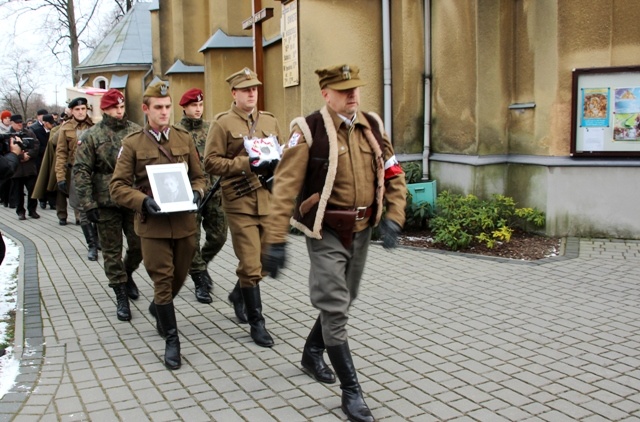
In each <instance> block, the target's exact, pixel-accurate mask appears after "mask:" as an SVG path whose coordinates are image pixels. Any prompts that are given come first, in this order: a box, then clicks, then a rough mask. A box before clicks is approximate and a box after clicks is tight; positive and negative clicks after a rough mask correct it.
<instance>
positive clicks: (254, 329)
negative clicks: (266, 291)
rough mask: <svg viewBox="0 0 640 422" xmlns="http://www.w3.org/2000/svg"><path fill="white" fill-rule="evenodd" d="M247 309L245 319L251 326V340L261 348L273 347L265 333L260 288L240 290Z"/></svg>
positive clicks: (266, 332)
mask: <svg viewBox="0 0 640 422" xmlns="http://www.w3.org/2000/svg"><path fill="white" fill-rule="evenodd" d="M240 291H241V292H242V297H243V298H244V305H245V306H246V308H247V319H248V320H249V325H250V326H251V338H252V339H253V341H254V342H255V343H256V344H257V345H258V346H261V347H271V346H273V339H272V338H271V335H270V334H269V332H268V331H267V328H266V327H265V324H264V317H263V316H262V299H261V298H260V286H255V287H243V288H241V289H240Z"/></svg>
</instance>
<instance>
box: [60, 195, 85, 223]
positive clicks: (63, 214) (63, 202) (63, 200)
mask: <svg viewBox="0 0 640 422" xmlns="http://www.w3.org/2000/svg"><path fill="white" fill-rule="evenodd" d="M56 192H57V193H56V215H57V216H58V220H66V219H67V217H68V212H67V207H68V204H67V196H66V195H65V194H64V193H62V192H60V191H56ZM73 213H74V215H75V217H76V220H78V221H80V212H79V211H78V210H76V209H74V210H73Z"/></svg>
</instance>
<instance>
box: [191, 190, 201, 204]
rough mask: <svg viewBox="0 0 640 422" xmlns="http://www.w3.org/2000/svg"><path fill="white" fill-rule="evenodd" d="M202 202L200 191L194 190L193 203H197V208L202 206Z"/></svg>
mask: <svg viewBox="0 0 640 422" xmlns="http://www.w3.org/2000/svg"><path fill="white" fill-rule="evenodd" d="M200 202H202V198H201V197H200V192H198V191H197V190H194V191H193V203H194V204H196V208H200Z"/></svg>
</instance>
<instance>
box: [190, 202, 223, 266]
mask: <svg viewBox="0 0 640 422" xmlns="http://www.w3.org/2000/svg"><path fill="white" fill-rule="evenodd" d="M196 224H197V225H198V232H197V233H196V253H195V255H194V257H193V261H192V262H191V269H190V270H189V272H190V273H191V274H193V273H198V272H202V271H205V270H206V269H207V264H208V263H209V262H210V261H211V260H212V259H213V258H214V257H215V256H216V255H217V254H218V252H220V249H222V247H223V246H224V243H225V242H226V241H227V230H228V228H229V226H228V224H227V217H226V216H225V214H224V211H223V210H222V205H221V204H220V193H219V192H218V193H217V194H216V195H214V197H213V198H211V200H210V201H209V202H207V204H206V205H205V206H204V209H203V210H202V211H201V212H200V213H198V214H196ZM203 230H204V233H205V241H204V245H203V246H202V247H200V239H201V237H202V231H203Z"/></svg>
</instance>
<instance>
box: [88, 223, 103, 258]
mask: <svg viewBox="0 0 640 422" xmlns="http://www.w3.org/2000/svg"><path fill="white" fill-rule="evenodd" d="M90 225H91V230H92V231H93V238H94V240H95V243H96V248H98V250H99V251H101V250H102V245H101V244H100V236H98V224H97V223H90Z"/></svg>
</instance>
